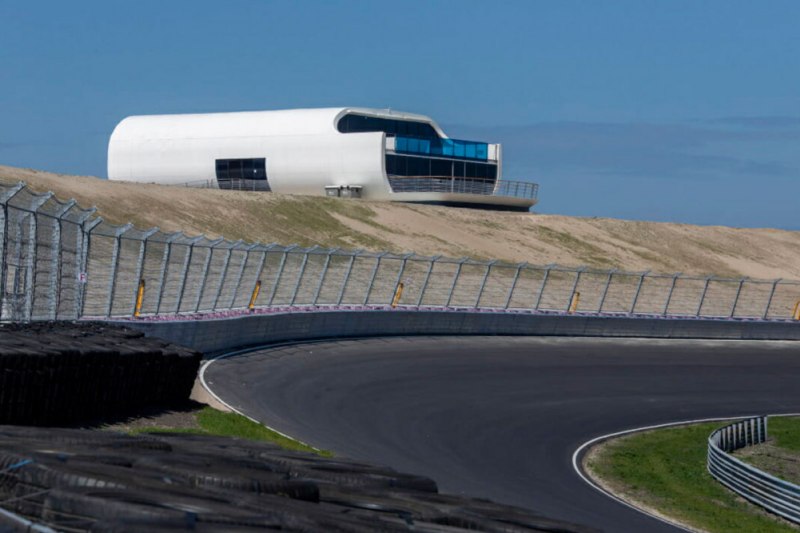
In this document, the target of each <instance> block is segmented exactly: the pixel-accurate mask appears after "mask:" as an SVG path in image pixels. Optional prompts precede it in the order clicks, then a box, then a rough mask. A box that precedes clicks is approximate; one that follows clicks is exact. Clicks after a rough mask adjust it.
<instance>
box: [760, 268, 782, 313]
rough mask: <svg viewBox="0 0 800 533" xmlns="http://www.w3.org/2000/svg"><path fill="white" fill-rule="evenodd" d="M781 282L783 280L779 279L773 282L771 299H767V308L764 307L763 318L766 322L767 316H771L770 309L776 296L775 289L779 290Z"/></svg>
mask: <svg viewBox="0 0 800 533" xmlns="http://www.w3.org/2000/svg"><path fill="white" fill-rule="evenodd" d="M781 281H783V280H782V279H781V278H778V279H776V280H775V281H773V282H772V290H770V291H769V298H767V305H766V307H764V315H763V316H762V317H761V318H763V319H764V320H766V319H767V316H768V315H769V308H770V306H771V305H772V298H773V297H774V296H775V289H777V288H778V283H780V282H781Z"/></svg>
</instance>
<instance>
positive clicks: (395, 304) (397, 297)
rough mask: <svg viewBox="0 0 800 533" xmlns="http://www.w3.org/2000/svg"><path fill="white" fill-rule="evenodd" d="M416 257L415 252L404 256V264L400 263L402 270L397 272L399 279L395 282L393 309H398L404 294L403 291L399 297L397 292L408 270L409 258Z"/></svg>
mask: <svg viewBox="0 0 800 533" xmlns="http://www.w3.org/2000/svg"><path fill="white" fill-rule="evenodd" d="M414 255H415V254H414V253H413V252H412V253H407V254H403V258H402V262H401V263H400V268H399V269H398V271H397V279H396V280H395V281H394V296H393V297H392V300H391V302H390V303H392V304H393V305H392V307H397V305H398V304H399V303H400V298H402V295H403V293H402V291H400V294H399V295H398V293H397V290H398V288H399V287H400V284H401V283H402V281H403V273H404V272H405V270H406V263H407V262H408V258H409V257H413V256H414ZM395 300H397V301H395Z"/></svg>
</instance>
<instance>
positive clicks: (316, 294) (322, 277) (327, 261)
mask: <svg viewBox="0 0 800 533" xmlns="http://www.w3.org/2000/svg"><path fill="white" fill-rule="evenodd" d="M338 251H339V249H338V248H334V249H332V250H328V252H327V255H326V256H325V264H323V265H322V273H321V274H320V275H319V283H317V288H316V290H315V291H314V300H313V302H312V304H311V305H317V300H319V293H320V292H321V291H322V284H323V282H324V281H325V275H326V274H327V273H328V266H329V265H330V264H331V256H332V255H333V254H334V253H336V252H338Z"/></svg>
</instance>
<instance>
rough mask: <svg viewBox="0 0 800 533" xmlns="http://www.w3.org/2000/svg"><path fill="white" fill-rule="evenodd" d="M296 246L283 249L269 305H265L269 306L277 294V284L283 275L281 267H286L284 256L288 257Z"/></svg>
mask: <svg viewBox="0 0 800 533" xmlns="http://www.w3.org/2000/svg"><path fill="white" fill-rule="evenodd" d="M297 247H298V245H296V244H292V245H291V246H289V247H288V248H284V249H283V256H281V264H280V265H279V266H278V273H277V274H276V275H275V281H274V282H273V283H272V293H271V294H270V295H269V303H268V304H267V305H269V306H271V305H272V301H273V300H274V299H275V294H276V293H277V292H278V283H279V282H280V281H281V275H282V274H283V267H284V266H286V256H287V255H289V252H290V251H291V250H294V249H295V248H297Z"/></svg>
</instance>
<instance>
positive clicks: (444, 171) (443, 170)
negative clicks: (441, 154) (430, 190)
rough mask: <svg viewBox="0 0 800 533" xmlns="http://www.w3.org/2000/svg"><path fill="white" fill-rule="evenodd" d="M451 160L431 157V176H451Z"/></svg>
mask: <svg viewBox="0 0 800 533" xmlns="http://www.w3.org/2000/svg"><path fill="white" fill-rule="evenodd" d="M452 173H453V162H452V161H448V160H447V159H431V176H451V175H452Z"/></svg>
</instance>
